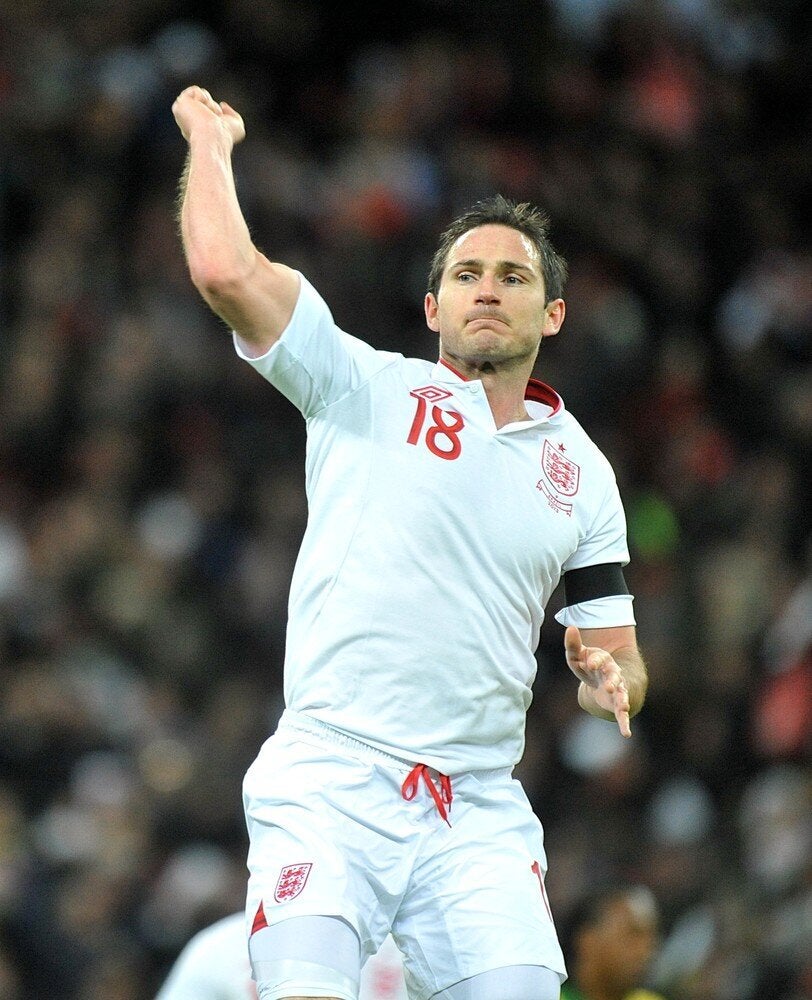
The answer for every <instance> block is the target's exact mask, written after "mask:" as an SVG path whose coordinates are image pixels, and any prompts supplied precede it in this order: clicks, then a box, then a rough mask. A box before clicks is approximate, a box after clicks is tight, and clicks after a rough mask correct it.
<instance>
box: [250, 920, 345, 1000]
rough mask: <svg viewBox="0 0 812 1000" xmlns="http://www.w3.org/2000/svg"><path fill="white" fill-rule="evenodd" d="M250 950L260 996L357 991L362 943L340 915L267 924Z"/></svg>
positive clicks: (266, 999)
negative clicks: (270, 925) (338, 916)
mask: <svg viewBox="0 0 812 1000" xmlns="http://www.w3.org/2000/svg"><path fill="white" fill-rule="evenodd" d="M248 952H249V955H250V957H251V969H252V972H253V975H254V979H255V980H256V983H257V994H258V996H259V1000H283V998H286V997H330V998H334V1000H356V998H357V996H358V984H359V979H360V972H361V948H360V943H359V941H358V936H357V935H356V933H355V931H354V930H353V929H352V928H351V927H350V926H349V924H347V923H346V922H345V921H343V920H339V919H338V918H336V917H321V916H308V917H291V918H290V919H288V920H282V921H280V922H279V923H275V924H274V925H273V926H272V927H264V928H263V929H262V930H260V931H257V932H256V933H255V934H252V935H251V938H250V940H249V942H248Z"/></svg>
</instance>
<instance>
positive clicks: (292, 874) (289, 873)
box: [273, 861, 313, 903]
mask: <svg viewBox="0 0 812 1000" xmlns="http://www.w3.org/2000/svg"><path fill="white" fill-rule="evenodd" d="M312 867H313V865H312V863H310V862H309V861H308V862H306V863H304V864H299V865H286V866H285V867H284V868H283V869H282V871H281V872H280V873H279V880H278V881H277V883H276V888H275V889H274V891H273V898H274V899H275V900H276V901H277V903H287V902H288V901H289V900H291V899H296V897H297V896H298V895H299V893H300V892H301V891H302V889H304V887H305V885H306V884H307V877H308V875H309V874H310V869H311V868H312Z"/></svg>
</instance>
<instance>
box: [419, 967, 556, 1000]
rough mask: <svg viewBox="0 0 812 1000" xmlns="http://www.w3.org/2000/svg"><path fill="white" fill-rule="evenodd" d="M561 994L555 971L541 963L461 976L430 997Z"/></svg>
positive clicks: (552, 998) (505, 999)
mask: <svg viewBox="0 0 812 1000" xmlns="http://www.w3.org/2000/svg"><path fill="white" fill-rule="evenodd" d="M560 995H561V976H560V975H559V974H558V973H557V972H553V970H552V969H545V968H544V966H541V965H513V966H508V967H507V968H505V969H493V970H491V971H490V972H482V973H480V975H478V976H473V977H472V978H471V979H464V980H463V981H462V982H460V983H455V984H454V985H453V986H449V988H448V989H447V990H443V991H442V992H441V993H435V994H434V996H433V997H432V998H431V1000H494V997H499V1000H559V997H560Z"/></svg>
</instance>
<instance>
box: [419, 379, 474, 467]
mask: <svg viewBox="0 0 812 1000" xmlns="http://www.w3.org/2000/svg"><path fill="white" fill-rule="evenodd" d="M412 395H413V396H414V398H415V399H416V400H417V410H416V412H415V415H414V420H413V421H412V426H411V429H410V431H409V436H408V437H407V438H406V443H407V444H417V442H418V441H419V440H420V433H421V431H422V430H423V424H424V423H425V421H426V411H427V409H428V403H427V402H426V400H425V399H423V397H422V396H416V395H415V394H414V393H412ZM447 418H450V420H448V422H446V420H447ZM431 419H432V421H433V423H432V424H431V425H430V426H429V428H428V430H427V431H426V447H427V448H428V449H429V451H430V452H431V453H432V454H433V455H436V456H437V457H438V458H445V459H447V460H448V461H449V462H450V461H453V460H454V459H455V458H459V457H460V454H461V452H462V444H461V443H460V438H459V434H460V431H461V430H462V429H463V427H464V426H465V422H464V421H463V419H462V414H461V413H457V411H456V410H441V409H440V407H439V406H432V408H431ZM438 438H445V440H446V441H448V443H449V445H450V447H448V448H441V447H440V446H439V444H438V443H437V439H438Z"/></svg>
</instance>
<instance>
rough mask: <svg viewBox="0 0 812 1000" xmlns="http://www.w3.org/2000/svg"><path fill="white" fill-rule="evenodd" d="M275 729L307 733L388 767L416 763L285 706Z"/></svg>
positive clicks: (399, 766) (402, 766)
mask: <svg viewBox="0 0 812 1000" xmlns="http://www.w3.org/2000/svg"><path fill="white" fill-rule="evenodd" d="M277 729H278V730H289V731H290V730H292V731H294V732H299V733H308V734H309V735H310V736H317V737H318V738H319V739H321V740H324V741H325V742H326V743H330V744H332V745H334V746H340V747H346V748H347V749H348V750H352V751H353V752H355V753H358V754H360V755H362V756H364V757H367V758H369V759H372V760H378V761H381V762H382V763H384V764H388V765H389V766H390V767H398V768H403V769H404V770H405V771H409V770H411V768H413V767H414V765H415V763H416V762H415V761H410V760H407V759H406V758H405V757H396V756H395V755H394V754H391V753H387V752H386V751H385V750H379V749H378V748H377V747H374V746H372V745H371V744H369V743H364V741H363V740H357V739H356V738H355V737H354V736H348V735H347V734H346V733H342V732H341V730H340V729H334V728H333V727H332V726H328V725H327V723H326V722H320V721H319V720H318V719H314V718H313V717H312V716H310V715H303V714H302V713H301V712H294V711H293V710H292V709H290V708H286V709H285V711H284V712H283V713H282V717H281V719H280V720H279V725H278V727H277Z"/></svg>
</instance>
